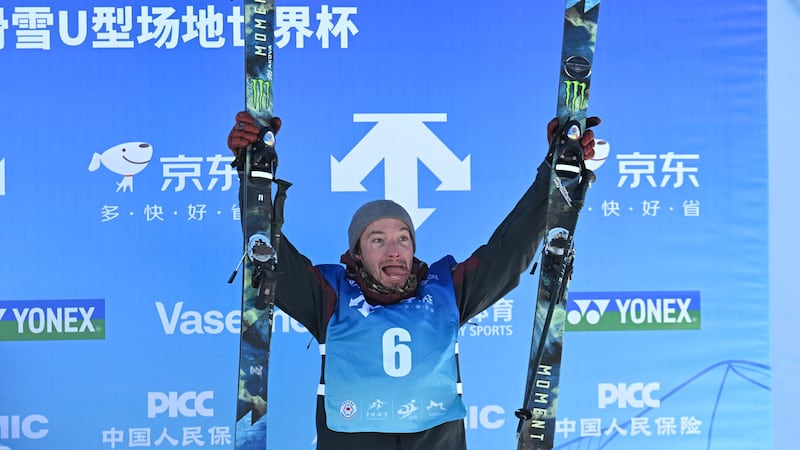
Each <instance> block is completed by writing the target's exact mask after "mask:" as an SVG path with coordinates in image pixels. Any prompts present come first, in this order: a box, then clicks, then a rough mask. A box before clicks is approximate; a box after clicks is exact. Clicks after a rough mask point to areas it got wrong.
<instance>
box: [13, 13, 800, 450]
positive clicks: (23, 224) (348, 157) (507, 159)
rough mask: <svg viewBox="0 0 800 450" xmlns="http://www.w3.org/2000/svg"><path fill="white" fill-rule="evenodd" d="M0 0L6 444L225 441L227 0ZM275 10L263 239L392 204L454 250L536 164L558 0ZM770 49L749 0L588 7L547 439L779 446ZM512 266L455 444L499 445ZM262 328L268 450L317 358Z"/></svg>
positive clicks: (528, 313)
mask: <svg viewBox="0 0 800 450" xmlns="http://www.w3.org/2000/svg"><path fill="white" fill-rule="evenodd" d="M14 3H15V4H13V5H3V6H0V61H2V68H3V72H2V80H3V83H2V85H3V87H4V89H3V94H4V99H3V104H4V105H5V106H4V107H3V108H0V127H1V128H0V129H1V130H2V133H0V255H2V256H0V274H2V275H0V277H2V279H1V281H0V358H2V361H3V363H2V364H3V365H2V367H3V369H2V371H1V372H0V373H2V375H0V448H10V449H14V450H18V449H34V448H36V449H38V448H59V449H94V448H96V449H106V448H134V447H164V448H170V447H189V448H196V447H204V446H213V447H220V448H232V446H231V444H230V442H231V434H232V430H233V419H234V407H235V399H236V390H235V389H236V385H235V380H236V364H237V357H238V331H239V312H238V309H239V286H238V282H237V284H234V285H228V284H226V283H225V281H226V279H227V277H228V275H229V273H230V272H231V271H232V270H233V268H234V266H235V265H236V262H237V261H238V259H239V257H240V255H241V235H240V229H239V224H238V219H239V212H238V206H237V203H236V189H237V184H236V179H235V173H234V172H233V171H232V170H231V169H230V168H229V166H228V163H229V162H230V160H231V155H230V152H229V151H228V150H227V148H226V145H225V138H226V135H227V133H228V131H229V130H230V127H231V126H232V125H233V115H234V114H235V112H236V111H239V110H241V109H243V104H244V102H243V99H244V83H243V57H242V56H243V47H242V44H243V42H242V13H241V8H240V6H239V5H238V4H237V3H235V2H231V1H227V0H226V1H206V2H195V1H190V2H186V4H181V3H176V2H150V1H140V0H129V1H127V2H123V3H119V4H117V5H113V6H108V4H107V3H101V2H96V1H88V0H81V1H73V2H70V4H69V5H61V4H43V3H42V2H37V1H33V0H31V1H20V2H14ZM790 8H791V6H790ZM278 15H279V19H278V30H277V36H276V37H277V41H278V47H279V48H278V50H277V51H276V75H275V80H276V81H275V83H276V84H275V108H276V111H277V113H278V114H279V115H280V116H282V117H283V119H284V127H283V129H282V130H281V133H280V135H279V144H278V149H279V153H280V168H279V172H278V174H279V176H280V177H281V178H284V179H287V180H290V181H292V182H293V183H294V186H293V187H292V188H291V190H290V191H289V198H288V200H287V204H286V210H287V211H286V215H287V217H286V224H285V226H284V232H285V234H286V235H287V236H288V237H289V238H290V239H291V240H292V242H293V243H294V244H295V245H297V246H298V247H299V248H300V249H301V250H302V251H303V252H304V253H305V254H306V255H307V256H309V258H311V259H312V260H313V261H314V262H316V263H323V262H335V261H338V258H339V255H340V254H341V253H342V252H343V251H344V250H345V249H346V245H347V243H346V235H345V230H346V227H347V224H348V222H349V219H350V217H351V215H352V213H353V211H354V210H355V209H356V208H357V206H359V205H360V204H361V203H363V202H364V201H367V200H371V199H375V198H392V199H395V200H397V201H399V202H401V203H402V204H403V205H404V206H405V207H406V208H407V209H409V211H410V212H411V214H412V216H413V218H414V221H415V224H416V226H417V238H418V245H417V248H418V256H419V257H420V258H421V259H423V260H426V261H433V260H435V259H437V258H438V257H439V256H441V255H442V254H445V253H451V254H453V255H454V256H455V257H456V258H457V259H464V258H466V257H467V256H468V255H469V253H470V252H471V251H472V250H473V249H475V248H476V247H477V246H479V245H480V244H482V243H483V242H484V241H485V240H486V239H488V237H489V236H490V234H491V233H492V231H493V230H494V227H495V226H496V225H497V224H499V223H500V221H501V220H502V219H503V217H504V216H505V214H506V213H507V212H508V211H509V210H510V209H511V207H512V206H513V205H514V203H515V202H516V201H517V199H518V198H519V197H520V196H521V194H522V193H523V191H524V190H525V189H526V188H527V186H528V185H529V184H530V182H531V181H532V179H533V177H534V174H535V170H536V167H537V166H538V164H539V162H540V161H541V160H542V159H543V157H544V153H545V145H546V142H545V138H544V136H545V133H544V125H545V123H546V122H547V121H548V120H549V119H550V118H551V117H553V115H554V114H555V106H556V104H555V102H556V89H557V83H558V61H559V55H560V50H561V43H560V40H561V25H562V15H563V3H562V2H558V1H554V2H527V3H520V2H516V1H506V0H498V1H496V2H492V3H486V2H475V1H471V0H470V1H460V2H454V1H438V2H423V1H405V2H400V1H383V2H365V1H360V0H343V1H338V0H337V1H335V2H333V3H322V2H317V1H303V2H300V1H294V0H292V1H281V2H278ZM766 69H767V5H766V3H765V2H764V1H737V2H721V1H710V2H695V1H689V0H676V1H675V2H670V3H669V4H667V3H657V2H614V1H607V2H604V3H603V5H602V8H601V13H600V29H599V32H598V43H597V50H596V56H595V65H594V74H593V77H592V85H593V92H592V96H591V103H590V113H593V114H596V115H600V116H601V117H602V118H603V124H602V125H601V126H599V127H598V128H597V131H596V133H597V136H598V141H599V143H600V145H599V151H598V155H597V157H596V159H595V160H594V161H592V162H591V165H592V167H593V168H594V169H595V170H596V173H597V176H598V180H597V182H596V183H595V184H594V186H593V188H592V189H591V190H590V192H589V195H588V200H587V206H586V208H585V209H584V211H583V212H582V216H581V221H580V223H579V230H578V235H577V236H578V237H577V244H576V245H577V261H576V269H575V275H574V279H573V281H572V283H571V286H570V290H571V292H570V300H569V304H568V310H569V311H570V315H569V318H570V321H569V324H568V327H567V330H568V333H567V335H566V337H565V349H566V352H565V355H564V362H563V364H564V365H563V375H562V384H561V386H562V389H561V392H560V396H559V398H560V400H561V402H560V405H559V416H560V418H561V419H560V421H559V424H558V428H559V430H560V431H559V441H558V445H559V448H568V449H601V448H603V449H614V450H619V449H640V448H651V449H673V448H676V447H677V446H681V448H684V449H687V450H688V449H747V450H753V449H766V448H772V444H771V424H772V419H771V401H770V399H771V395H770V392H771V385H772V382H771V369H770V354H769V338H770V327H769V302H768V299H769V289H768V287H769V286H768V276H767V274H768V256H769V255H768V239H767V238H768V209H767V201H768V195H767V192H768V178H767V173H768V170H767V154H768V153H767V105H766V100H767V86H766V84H767V75H766ZM535 285H536V277H530V276H523V280H522V282H521V284H520V286H519V287H518V288H517V289H515V290H514V291H512V292H511V293H509V294H508V295H507V297H506V298H504V299H502V300H501V301H500V302H499V303H498V304H496V305H495V306H494V307H492V308H490V309H488V310H487V311H486V312H485V313H484V314H482V315H480V316H479V317H477V318H476V319H475V320H474V321H473V323H471V324H470V325H467V326H465V327H464V328H463V329H462V338H461V353H462V358H461V361H462V368H463V378H464V384H465V393H464V398H465V402H466V404H467V408H468V415H467V418H466V425H467V430H468V439H469V445H470V448H473V449H485V450H489V449H498V448H513V446H514V441H515V430H516V424H517V420H516V418H515V417H514V414H513V411H514V410H515V409H516V408H518V407H519V406H520V405H521V402H522V396H523V391H524V382H525V374H526V365H527V356H528V349H529V345H530V334H531V326H532V323H531V322H532V311H533V298H534V292H535ZM274 339H275V342H274V343H273V356H272V360H271V368H270V398H271V401H270V405H269V427H270V443H269V444H270V448H276V449H311V448H314V442H315V432H314V419H313V410H314V400H315V394H316V383H317V376H318V367H319V363H318V359H319V356H318V354H317V351H316V350H315V346H314V345H313V344H312V343H311V342H310V340H311V338H310V335H309V334H308V333H307V332H306V331H305V330H304V329H303V328H302V327H301V326H300V325H299V324H297V323H296V322H294V321H293V320H290V319H289V318H288V317H286V316H285V315H283V314H282V313H279V314H278V317H277V320H276V329H275V338H274ZM309 344H312V345H311V346H310V348H309ZM776 448H783V447H781V446H779V445H776Z"/></svg>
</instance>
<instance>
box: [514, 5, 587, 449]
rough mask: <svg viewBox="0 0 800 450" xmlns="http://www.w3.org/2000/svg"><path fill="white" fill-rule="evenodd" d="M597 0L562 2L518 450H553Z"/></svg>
mask: <svg viewBox="0 0 800 450" xmlns="http://www.w3.org/2000/svg"><path fill="white" fill-rule="evenodd" d="M599 9H600V0H580V1H578V0H567V2H566V12H565V15H564V38H563V42H562V53H561V77H560V83H559V90H558V108H557V117H558V121H559V126H558V131H557V132H556V134H555V135H554V136H553V138H552V141H551V142H550V153H549V154H548V158H549V162H550V165H551V168H552V169H551V175H550V193H549V197H548V206H547V221H546V226H545V235H544V242H543V244H542V247H543V248H542V254H541V265H540V266H541V267H540V272H539V288H538V293H537V300H536V315H535V317H534V326H533V336H532V339H531V353H530V361H529V365H528V379H527V383H526V387H525V397H524V403H523V407H522V408H520V409H518V410H517V411H516V415H517V417H519V419H520V423H519V427H518V428H517V449H518V450H530V449H536V450H550V449H552V448H553V444H554V438H555V425H556V409H557V407H558V384H559V383H558V382H559V375H560V372H561V355H562V349H563V339H564V321H565V318H566V312H565V309H566V301H567V286H568V284H569V280H570V277H571V276H572V263H573V258H574V247H573V244H574V243H573V238H574V233H575V225H576V223H577V221H578V213H579V212H580V210H581V208H582V207H583V204H584V198H585V195H586V190H587V189H588V188H589V185H590V184H591V183H592V182H593V181H594V174H593V173H592V172H591V171H590V170H588V169H586V166H585V164H584V161H583V148H582V146H581V144H580V138H581V136H583V133H584V131H585V129H586V111H587V108H588V106H589V91H590V77H591V74H592V62H593V60H594V46H595V38H596V36H597V17H598V11H599Z"/></svg>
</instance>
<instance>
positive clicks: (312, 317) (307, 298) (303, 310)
mask: <svg viewBox="0 0 800 450" xmlns="http://www.w3.org/2000/svg"><path fill="white" fill-rule="evenodd" d="M243 196H244V183H242V172H241V171H239V205H242V204H243V203H242V200H243ZM242 230H243V231H244V223H242ZM277 253H278V267H277V271H278V273H279V275H278V282H277V286H276V288H275V305H276V306H277V307H278V308H280V309H281V311H283V312H285V313H286V314H288V315H289V316H290V317H292V318H293V319H295V320H297V321H298V322H300V324H302V325H303V326H304V327H306V329H308V331H309V332H310V333H311V335H312V336H314V338H315V339H317V341H318V342H324V336H323V335H321V333H324V332H325V327H327V317H330V314H329V312H331V311H333V307H334V305H335V300H336V296H335V294H334V292H333V290H332V288H331V287H330V286H329V285H328V283H327V282H326V281H325V280H324V279H323V278H322V274H320V272H319V271H318V270H317V269H316V268H315V267H314V265H313V264H312V263H311V261H310V260H309V259H308V258H306V257H305V256H304V255H303V254H301V253H300V252H299V251H298V250H297V249H296V248H295V247H294V245H292V243H291V242H290V241H289V240H288V239H287V238H286V235H285V234H282V235H281V241H280V243H279V246H278V248H277Z"/></svg>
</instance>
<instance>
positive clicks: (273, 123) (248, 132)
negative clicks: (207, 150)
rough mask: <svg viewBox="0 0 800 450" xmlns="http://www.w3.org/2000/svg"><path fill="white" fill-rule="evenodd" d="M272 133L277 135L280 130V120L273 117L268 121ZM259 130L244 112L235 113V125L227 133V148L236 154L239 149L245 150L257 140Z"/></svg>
mask: <svg viewBox="0 0 800 450" xmlns="http://www.w3.org/2000/svg"><path fill="white" fill-rule="evenodd" d="M269 125H270V127H272V132H273V133H275V134H278V131H279V130H280V129H281V118H280V117H277V116H275V117H273V118H272V119H270V121H269ZM260 133H261V128H260V127H259V126H258V125H257V124H256V121H255V119H253V117H252V116H251V115H250V114H248V113H247V112H246V111H240V112H238V113H236V125H234V126H233V129H232V130H231V132H230V133H228V148H229V149H231V151H232V152H233V153H234V154H236V153H237V150H239V149H240V148H247V146H248V145H250V144H252V143H253V142H255V141H257V140H258V136H259V134H260Z"/></svg>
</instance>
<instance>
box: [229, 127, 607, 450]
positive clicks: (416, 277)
mask: <svg viewBox="0 0 800 450" xmlns="http://www.w3.org/2000/svg"><path fill="white" fill-rule="evenodd" d="M236 122H237V124H236V125H235V126H234V128H233V130H231V133H230V134H229V136H228V146H229V147H230V148H231V150H233V151H234V153H238V151H239V150H238V149H241V148H245V147H247V145H248V144H250V143H252V142H254V141H255V140H256V139H257V138H258V134H259V131H260V130H259V127H258V126H257V125H256V124H255V123H254V121H253V119H252V118H251V117H250V116H249V115H248V114H247V113H244V112H241V113H239V114H237V115H236ZM599 123H600V121H599V119H597V118H594V117H593V118H590V119H588V120H587V125H588V126H593V125H597V124H599ZM271 125H272V128H273V130H274V131H275V132H277V130H278V129H279V128H280V120H279V119H277V120H275V119H274V120H273V122H272V124H271ZM557 126H558V122H557V120H555V119H554V120H553V121H551V122H550V123H549V124H548V126H547V134H548V139H550V138H551V137H552V136H553V134H554V133H555V131H556V127H557ZM581 145H582V146H583V148H584V156H585V158H591V157H592V156H593V154H594V133H593V132H592V131H591V130H588V129H587V130H586V132H585V133H584V136H583V137H582V139H581ZM576 164H581V163H580V161H576ZM549 177H550V169H549V165H548V163H547V161H546V162H545V163H542V164H541V165H540V166H539V170H538V175H537V176H536V179H535V181H534V183H533V184H532V185H531V187H530V188H529V189H528V190H527V192H525V194H524V195H523V196H522V198H521V199H520V200H519V202H518V203H517V205H516V206H515V207H514V209H513V210H512V211H511V213H509V215H508V216H507V217H506V218H505V220H503V222H502V223H501V224H500V226H499V227H498V228H497V229H496V230H495V232H494V234H493V235H492V236H491V238H490V239H489V241H488V242H487V243H486V244H484V245H482V246H481V247H479V248H478V249H477V250H475V251H474V252H473V253H472V255H470V257H469V258H467V259H466V260H465V261H463V262H460V263H457V262H456V261H455V259H454V258H453V257H452V256H449V255H448V256H445V257H443V258H441V259H440V260H438V261H436V262H434V263H433V264H431V265H430V267H429V266H428V265H427V264H425V263H424V262H422V261H420V260H419V259H417V258H416V257H414V253H415V251H416V240H415V231H414V226H413V223H412V221H411V218H410V217H409V215H408V213H407V212H406V211H405V209H403V207H402V206H400V205H398V204H397V203H395V202H392V201H390V200H376V201H372V202H369V203H366V204H365V205H363V206H361V207H360V208H359V209H358V210H357V211H356V212H355V214H354V215H353V218H352V220H351V223H350V226H349V228H348V232H347V234H348V243H349V248H348V250H347V251H346V252H345V253H344V254H343V255H342V257H341V263H342V264H341V265H339V264H335V265H334V264H323V265H316V266H315V265H313V264H312V263H311V261H309V260H308V258H306V257H305V256H303V255H302V254H301V253H300V252H298V250H297V249H296V248H295V247H294V246H293V245H292V244H291V243H290V242H289V241H288V240H286V239H285V236H284V239H283V240H282V241H281V243H280V247H279V248H278V249H277V251H278V255H279V258H278V271H279V273H280V279H279V281H278V286H277V290H276V305H277V306H278V307H279V308H280V309H281V310H283V311H284V312H285V313H287V314H288V315H290V316H291V317H293V318H294V319H296V320H297V321H298V322H300V323H301V324H303V325H304V326H305V327H306V328H307V329H308V330H309V332H310V333H311V334H312V335H313V336H314V338H316V339H317V342H319V345H320V352H321V355H322V370H321V376H320V387H319V390H318V397H317V415H316V417H317V436H318V439H317V448H318V449H319V450H384V449H385V450H389V449H391V450H438V449H447V450H463V449H466V437H465V431H464V420H463V419H464V417H465V408H464V404H463V403H462V401H461V380H460V377H459V373H458V359H457V358H458V356H457V346H456V338H457V336H458V330H459V328H460V327H461V326H462V325H464V324H465V323H466V322H467V321H468V320H469V319H470V318H472V317H473V316H475V315H477V314H478V313H480V312H481V311H483V310H485V309H486V308H488V307H490V306H491V305H492V304H494V303H495V302H496V301H498V300H499V299H500V298H502V297H503V295H505V294H506V293H508V292H509V291H510V290H511V289H513V288H514V287H515V286H516V285H517V284H518V283H519V279H520V275H521V274H522V272H524V271H525V270H526V269H527V267H528V266H529V265H530V263H531V261H532V260H533V257H534V254H535V252H536V248H537V245H538V243H539V242H540V240H541V236H542V233H543V232H544V227H545V212H546V208H547V195H548V190H549V187H548V184H549Z"/></svg>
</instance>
